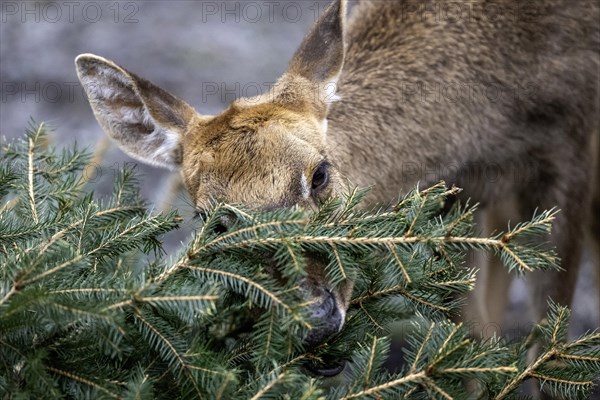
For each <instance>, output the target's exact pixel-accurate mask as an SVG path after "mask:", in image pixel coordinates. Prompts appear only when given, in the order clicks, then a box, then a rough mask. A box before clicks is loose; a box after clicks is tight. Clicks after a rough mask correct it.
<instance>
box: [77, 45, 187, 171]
mask: <svg viewBox="0 0 600 400" xmlns="http://www.w3.org/2000/svg"><path fill="white" fill-rule="evenodd" d="M75 65H76V67H77V75H78V76H79V80H80V81H81V84H82V85H83V88H84V89H85V92H86V94H87V96H88V99H89V101H90V105H91V107H92V110H93V111H94V114H95V116H96V119H97V120H98V122H99V123H100V125H101V126H102V128H103V129H104V130H105V131H106V133H108V135H109V136H110V137H111V138H113V139H114V140H115V141H116V142H117V143H118V144H119V146H120V147H121V148H122V149H123V150H124V151H125V152H126V153H128V154H129V155H131V156H132V157H134V158H137V159H138V160H140V161H142V162H145V163H148V164H153V165H157V166H162V167H166V168H169V169H172V170H175V169H178V168H179V167H180V165H181V162H182V145H181V142H182V137H183V135H184V134H185V132H186V131H187V128H188V125H189V124H190V122H191V121H192V120H193V119H194V116H195V115H197V114H196V111H194V109H193V108H192V107H190V106H189V105H188V104H187V103H185V102H184V101H183V100H180V99H178V98H177V97H175V96H173V95H171V94H169V93H167V92H166V91H164V90H163V89H161V88H159V87H157V86H155V85H153V84H152V83H150V82H148V81H147V80H145V79H142V78H139V77H137V76H136V75H134V74H132V73H130V72H127V71H126V70H125V69H123V68H121V67H119V66H118V65H116V64H115V63H113V62H111V61H109V60H106V59H104V58H102V57H98V56H95V55H93V54H82V55H80V56H78V57H77V58H76V59H75Z"/></svg>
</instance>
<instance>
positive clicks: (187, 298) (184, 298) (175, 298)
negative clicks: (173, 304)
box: [136, 295, 219, 303]
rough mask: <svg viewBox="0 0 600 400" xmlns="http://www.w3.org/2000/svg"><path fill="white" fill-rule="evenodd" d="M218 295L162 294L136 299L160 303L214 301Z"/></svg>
mask: <svg viewBox="0 0 600 400" xmlns="http://www.w3.org/2000/svg"><path fill="white" fill-rule="evenodd" d="M218 299H219V296H216V295H207V296H162V297H156V296H155V297H140V298H139V299H136V300H137V301H141V302H143V303H160V302H163V301H184V302H185V301H216V300H218Z"/></svg>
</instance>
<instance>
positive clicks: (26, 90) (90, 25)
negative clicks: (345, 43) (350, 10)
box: [0, 0, 599, 333]
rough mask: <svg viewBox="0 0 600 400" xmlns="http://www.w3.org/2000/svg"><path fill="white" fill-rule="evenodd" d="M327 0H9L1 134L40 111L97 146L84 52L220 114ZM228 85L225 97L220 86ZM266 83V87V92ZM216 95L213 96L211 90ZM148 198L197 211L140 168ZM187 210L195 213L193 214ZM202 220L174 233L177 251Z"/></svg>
mask: <svg viewBox="0 0 600 400" xmlns="http://www.w3.org/2000/svg"><path fill="white" fill-rule="evenodd" d="M326 3H327V2H326V1H313V0H305V1H289V0H279V1H275V2H269V1H242V2H237V1H166V0H163V1H146V2H142V1H118V2H115V1H86V2H67V1H63V2H61V1H58V2H50V1H37V2H22V1H18V2H16V1H6V0H2V1H1V2H0V6H1V14H0V18H1V19H0V83H1V90H0V93H1V95H0V96H1V99H0V136H4V137H5V138H8V139H11V138H15V137H18V136H20V135H21V134H22V133H23V132H24V129H25V127H26V126H27V124H28V121H29V119H30V117H33V118H34V119H35V120H36V121H46V122H48V123H49V124H50V125H51V126H54V127H55V129H56V130H55V132H54V133H53V134H52V141H53V142H54V143H55V144H56V145H59V146H62V145H70V144H72V143H73V142H75V141H77V142H78V143H79V144H80V145H83V146H90V147H93V146H94V145H95V144H96V143H97V142H98V141H99V140H100V139H101V138H102V137H103V135H104V134H103V132H102V131H101V129H100V127H99V126H98V124H97V123H96V121H95V120H94V117H93V115H92V112H91V110H90V108H89V105H88V104H87V101H86V100H85V97H84V96H83V92H82V89H81V87H80V86H79V84H78V81H77V77H76V74H75V68H74V64H73V60H74V58H75V57H76V56H77V55H78V54H80V53H87V52H90V53H96V54H98V55H102V56H104V57H106V58H109V59H112V60H114V61H116V62H117V63H119V64H120V65H122V66H124V67H125V68H127V69H130V70H131V71H134V72H136V73H137V74H139V75H141V76H143V77H146V78H147V79H150V80H152V81H153V82H155V83H156V84H158V85H159V86H161V87H163V88H165V89H167V90H169V91H171V92H173V93H175V94H177V95H178V96H179V97H181V98H183V99H184V100H186V101H187V102H188V103H190V104H191V105H193V106H194V107H195V108H196V109H197V110H199V111H200V112H201V113H205V114H215V113H218V112H219V111H220V110H222V109H224V108H225V106H226V104H227V103H229V102H230V101H231V100H233V98H234V97H238V96H240V95H254V94H257V91H258V90H264V88H266V87H267V86H268V84H269V83H272V82H274V81H275V80H276V79H277V78H278V76H279V75H280V74H281V73H282V72H283V71H284V70H285V67H286V65H287V62H288V60H289V58H290V56H291V55H292V53H293V52H294V50H295V48H296V46H297V45H298V44H299V42H300V40H301V38H302V36H303V34H304V33H305V32H306V31H307V29H308V27H309V26H310V25H311V24H312V23H313V22H314V20H315V12H316V10H319V9H320V10H322V9H323V6H324V5H325V4H326ZM215 87H217V88H219V89H218V91H216V93H213V94H211V93H210V90H212V89H213V88H215ZM259 88H260V89H259ZM207 92H208V93H207ZM126 162H133V160H131V159H130V158H128V157H127V156H125V155H124V154H123V153H122V152H120V151H119V150H117V149H116V148H115V147H114V146H113V147H111V148H110V149H109V151H108V153H107V155H106V157H105V159H104V161H103V162H102V164H101V165H99V166H98V167H99V168H98V169H96V170H94V174H93V176H90V180H93V183H94V184H98V185H100V186H99V187H100V191H102V190H107V189H108V188H109V187H110V184H111V181H112V177H113V173H114V170H115V169H116V168H117V167H119V166H122V165H123V164H124V163H126ZM138 168H139V170H140V171H141V172H142V178H141V179H142V184H143V195H144V196H145V197H146V198H147V199H148V200H149V201H150V202H151V203H153V204H156V205H157V208H160V207H164V206H167V207H168V206H171V205H174V206H177V207H179V208H181V209H182V214H184V215H186V216H189V215H190V211H189V210H190V208H189V206H187V205H186V204H185V196H184V195H178V196H176V197H175V198H173V199H171V198H169V196H168V193H169V191H170V175H169V173H166V172H163V171H161V170H158V169H155V168H151V167H146V166H143V165H141V164H140V165H138ZM186 210H187V211H186ZM191 228H192V224H191V223H188V224H186V229H187V230H186V229H184V230H182V231H180V232H179V233H177V234H175V235H172V236H171V237H170V238H169V246H168V248H169V249H170V250H171V251H172V250H173V249H174V248H175V247H176V246H177V244H178V243H179V241H182V240H185V238H186V237H187V232H189V230H190V229H191ZM593 281H594V279H593V277H592V273H591V261H589V257H588V258H586V261H585V262H584V268H583V273H582V276H581V279H580V284H579V287H578V290H577V294H576V300H575V320H576V324H575V325H574V326H573V333H581V332H583V331H586V330H589V329H595V328H597V327H598V326H599V322H598V309H597V304H598V299H597V295H598V293H597V289H595V288H594V287H593V284H592V283H593ZM511 296H512V299H513V305H512V310H513V312H512V313H511V315H510V316H509V321H511V323H514V322H515V321H516V322H517V323H518V324H520V325H521V326H525V325H526V324H527V322H526V320H524V319H523V316H524V315H525V313H524V312H523V311H522V310H523V309H524V308H525V299H524V285H523V284H522V283H521V282H517V283H516V284H515V285H514V286H513V288H512V290H511Z"/></svg>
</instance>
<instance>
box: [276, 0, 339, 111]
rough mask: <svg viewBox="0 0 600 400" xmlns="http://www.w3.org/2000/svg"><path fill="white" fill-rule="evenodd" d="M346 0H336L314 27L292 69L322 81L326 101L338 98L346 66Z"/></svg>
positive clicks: (302, 45)
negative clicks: (336, 95)
mask: <svg viewBox="0 0 600 400" xmlns="http://www.w3.org/2000/svg"><path fill="white" fill-rule="evenodd" d="M345 21H346V0H334V1H333V2H332V3H331V5H330V6H329V7H328V8H327V9H326V10H325V12H324V13H323V15H322V16H321V17H320V18H319V20H318V21H317V22H316V23H315V25H314V26H313V27H312V29H311V30H310V32H309V33H308V35H306V37H305V38H304V41H303V42H302V44H301V45H300V48H299V49H298V50H297V51H296V53H295V54H294V57H293V58H292V61H291V62H290V66H289V68H288V73H289V74H291V75H296V76H301V77H303V78H305V79H308V80H309V81H311V82H313V83H315V84H318V85H319V89H320V91H322V92H324V93H321V95H324V96H325V101H326V102H330V101H334V100H335V99H334V98H333V96H334V95H335V87H336V84H337V80H338V78H339V76H340V73H341V72H342V67H343V66H344V54H345V48H344V27H345Z"/></svg>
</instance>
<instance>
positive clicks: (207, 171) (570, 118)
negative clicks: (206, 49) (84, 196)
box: [77, 0, 600, 329]
mask: <svg viewBox="0 0 600 400" xmlns="http://www.w3.org/2000/svg"><path fill="white" fill-rule="evenodd" d="M440 4H442V5H443V4H444V3H443V2H433V1H423V2H420V3H416V2H412V1H404V0H395V1H392V0H387V1H375V0H373V1H367V0H363V1H361V2H360V3H359V5H357V6H356V7H355V8H354V10H353V12H352V17H351V18H350V20H349V23H348V27H347V29H345V28H344V26H345V13H346V12H345V1H343V0H335V1H333V3H332V5H331V7H329V9H328V10H327V11H326V12H325V14H324V15H323V17H322V18H321V19H320V20H319V22H318V23H317V24H316V25H315V27H314V28H313V29H312V30H311V31H310V32H309V34H308V35H307V37H306V38H305V40H304V42H303V44H302V45H301V46H300V48H299V50H298V51H297V52H296V54H295V56H294V58H293V59H292V61H291V63H290V67H289V69H288V72H287V73H286V74H284V75H283V76H282V78H281V79H280V80H279V82H278V84H277V86H276V88H275V90H274V91H273V92H272V93H267V94H265V95H263V96H259V97H257V98H252V99H239V100H237V101H235V102H234V103H233V104H232V105H231V106H230V107H229V108H228V109H227V110H226V111H225V112H223V113H222V114H221V115H218V116H216V117H210V116H202V115H199V114H196V113H192V112H190V107H189V106H187V105H186V104H185V103H184V102H183V101H181V100H179V99H176V98H174V97H173V96H171V95H169V94H166V93H165V92H164V91H162V90H161V89H159V88H156V87H155V86H153V85H152V84H150V83H149V82H147V81H144V80H143V79H141V78H138V77H136V76H135V75H133V74H131V73H129V72H127V71H126V70H124V69H122V68H120V67H118V66H116V65H115V64H114V63H112V62H110V61H107V60H104V59H102V58H100V57H97V56H92V55H82V56H80V57H79V58H78V59H77V67H78V74H79V76H80V79H81V81H82V83H83V85H84V87H85V88H86V91H87V93H88V96H89V97H90V102H91V105H92V108H93V109H94V112H95V114H96V116H97V118H98V120H99V121H100V123H101V125H102V126H103V127H104V129H105V130H106V131H107V132H108V133H109V134H110V135H111V136H112V137H113V138H114V139H115V140H116V141H117V142H119V143H121V144H122V146H123V147H124V149H125V150H126V151H127V152H128V153H130V154H132V155H133V156H135V157H137V158H139V159H142V160H145V161H147V162H150V163H155V164H160V165H164V166H167V167H170V168H173V169H180V170H181V172H182V175H183V178H184V181H185V183H186V186H187V188H188V190H189V192H190V194H191V196H192V198H193V199H194V202H195V204H196V205H197V207H198V208H204V207H206V206H207V204H208V203H209V201H211V200H214V199H217V200H221V201H227V202H235V203H245V204H248V205H249V206H252V207H256V208H271V207H288V206H291V205H295V204H300V205H302V206H305V207H313V206H315V205H317V204H318V203H319V202H320V201H321V200H323V199H325V198H327V197H328V196H330V195H332V194H335V193H336V192H338V191H339V189H340V187H341V184H342V182H343V179H346V178H347V179H349V180H350V181H351V182H353V183H355V184H358V185H361V186H366V185H375V187H374V189H373V190H372V191H371V192H370V195H369V200H371V201H377V202H389V201H391V200H392V199H393V198H396V197H397V196H398V194H399V193H401V192H402V191H405V190H407V189H410V188H411V187H413V185H414V184H415V183H416V182H419V181H420V182H422V183H423V185H426V184H431V183H434V182H437V181H438V180H441V179H445V180H446V181H448V182H449V183H453V184H456V185H457V186H460V187H463V188H464V189H465V191H464V193H465V194H466V196H468V197H472V198H474V199H475V200H476V201H479V202H481V203H482V204H483V205H484V206H488V207H494V208H495V209H496V210H499V213H498V212H495V213H494V217H493V220H494V221H496V222H497V221H504V226H506V222H507V219H506V218H507V215H506V214H505V213H504V214H503V212H502V207H501V205H502V203H503V202H504V201H505V200H506V199H508V198H510V199H513V200H514V201H515V204H516V208H517V211H518V215H519V216H520V217H521V218H529V217H530V216H531V215H532V213H533V211H534V210H535V209H536V208H540V209H549V208H552V207H559V208H560V209H561V210H562V211H561V213H560V214H559V215H558V218H557V219H556V222H555V224H554V233H553V235H552V237H551V240H552V242H553V244H555V245H556V246H557V249H558V253H559V256H560V257H561V259H562V267H563V268H564V271H563V272H560V273H558V272H556V273H544V274H543V275H540V276H539V277H535V279H534V280H532V283H533V284H532V288H531V294H532V301H533V305H534V307H535V315H534V317H535V318H539V316H541V313H542V312H543V311H544V310H545V304H546V299H547V297H548V296H551V297H552V298H554V299H555V300H556V301H559V302H561V303H564V304H569V303H570V301H571V298H572V294H573V290H574V285H575V280H576V276H577V270H578V266H579V258H580V250H581V243H582V242H583V240H582V238H583V237H584V236H585V232H586V229H587V228H586V227H587V226H588V225H589V224H588V221H590V220H595V221H598V220H599V219H600V211H598V206H596V209H595V211H594V212H595V213H596V214H594V215H590V210H591V202H592V193H593V187H592V175H593V174H592V173H591V171H592V169H593V161H592V158H593V154H592V147H593V146H591V141H592V137H593V136H594V135H595V134H597V133H598V125H597V118H598V68H599V46H600V36H599V31H598V17H597V16H598V5H597V4H596V3H595V2H581V1H576V2H571V1H569V0H543V1H542V0H540V1H538V2H535V3H534V4H531V3H528V6H529V9H523V7H522V4H521V5H519V2H517V1H513V0H505V1H494V4H495V5H497V6H499V7H503V9H504V10H505V14H502V15H503V17H501V18H491V17H490V16H487V15H486V14H485V13H472V14H470V15H469V17H468V18H466V17H465V18H463V20H460V21H451V20H449V19H448V18H436V17H435V15H432V14H431V13H427V12H426V13H424V14H421V13H419V12H415V11H414V10H415V9H414V7H416V6H420V5H423V6H426V7H429V8H428V9H431V8H432V7H433V8H435V7H439V6H440ZM454 4H456V3H454ZM465 4H468V5H469V6H470V7H483V6H485V5H486V4H488V2H487V1H485V0H480V1H475V2H468V3H465ZM507 10H517V11H512V12H508V11H507ZM440 15H443V14H440ZM344 31H345V39H344ZM345 43H346V44H347V45H345ZM332 85H337V92H338V94H339V95H341V97H342V101H341V102H337V103H336V102H332V101H331V100H333V96H332V95H333V93H332V91H331V87H332ZM419 85H421V87H422V86H423V85H425V87H424V88H423V89H424V91H423V92H421V93H418V94H417V95H415V94H414V93H415V90H418V88H419ZM436 85H437V86H436ZM99 87H107V88H109V90H108V92H107V93H105V92H103V90H102V89H99ZM453 88H457V90H459V92H460V93H462V95H461V96H459V97H458V98H456V96H454V95H455V92H453V91H451V92H450V91H448V90H449V89H450V90H451V89H453ZM436 90H437V94H436ZM444 90H446V92H444ZM497 90H501V91H502V93H503V95H498V96H496V95H495V94H496V93H497ZM432 91H433V93H431V92H432ZM486 91H487V92H486ZM444 93H445V95H444ZM449 94H451V95H452V96H453V97H452V98H448V96H449ZM325 118H327V119H328V120H329V122H328V126H329V129H328V130H327V129H326V124H325ZM173 138H176V140H175V139H173ZM594 147H597V146H594ZM157 149H160V151H157ZM324 160H327V161H328V162H329V163H331V167H328V172H329V175H330V177H329V178H330V179H329V181H328V183H327V185H325V187H323V188H314V187H312V188H311V177H312V176H313V174H314V173H315V171H316V170H318V169H319V168H322V165H323V164H322V163H323V161H324ZM492 178H493V179H492ZM312 186H314V185H312ZM307 188H308V191H307ZM598 197H600V195H598ZM511 212H512V211H511ZM595 229H596V231H597V230H598V228H597V227H596V228H595ZM596 235H597V236H596V240H599V239H598V233H597V234H596ZM312 268H313V271H312V272H311V274H312V275H313V277H317V278H313V282H312V283H311V284H310V285H309V286H310V289H308V290H307V293H308V292H310V293H312V294H311V295H315V296H317V297H319V296H321V297H323V296H326V295H325V293H326V292H327V291H328V290H333V289H332V288H330V287H329V285H328V283H327V282H326V281H324V278H323V277H322V275H323V274H322V270H320V269H319V267H317V266H313V267H312ZM488 284H493V283H491V282H488ZM350 290H351V289H350V285H347V286H346V287H345V288H343V289H341V290H336V291H334V297H335V300H336V302H337V306H338V309H339V310H341V311H342V312H343V310H345V307H346V305H347V301H348V298H349V295H350ZM484 292H485V290H484ZM499 292H501V293H504V292H505V290H504V289H503V290H499ZM315 293H316V294H315ZM484 297H485V296H484ZM484 307H485V306H484ZM484 314H485V313H484ZM493 314H497V312H493ZM488 315H489V314H488ZM481 318H482V319H483V320H486V319H490V318H495V319H498V318H501V316H498V315H495V316H493V317H485V316H482V317H481ZM484 322H486V321H484ZM487 322H489V321H487ZM495 322H497V323H500V322H501V321H495ZM336 329H337V327H336Z"/></svg>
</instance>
